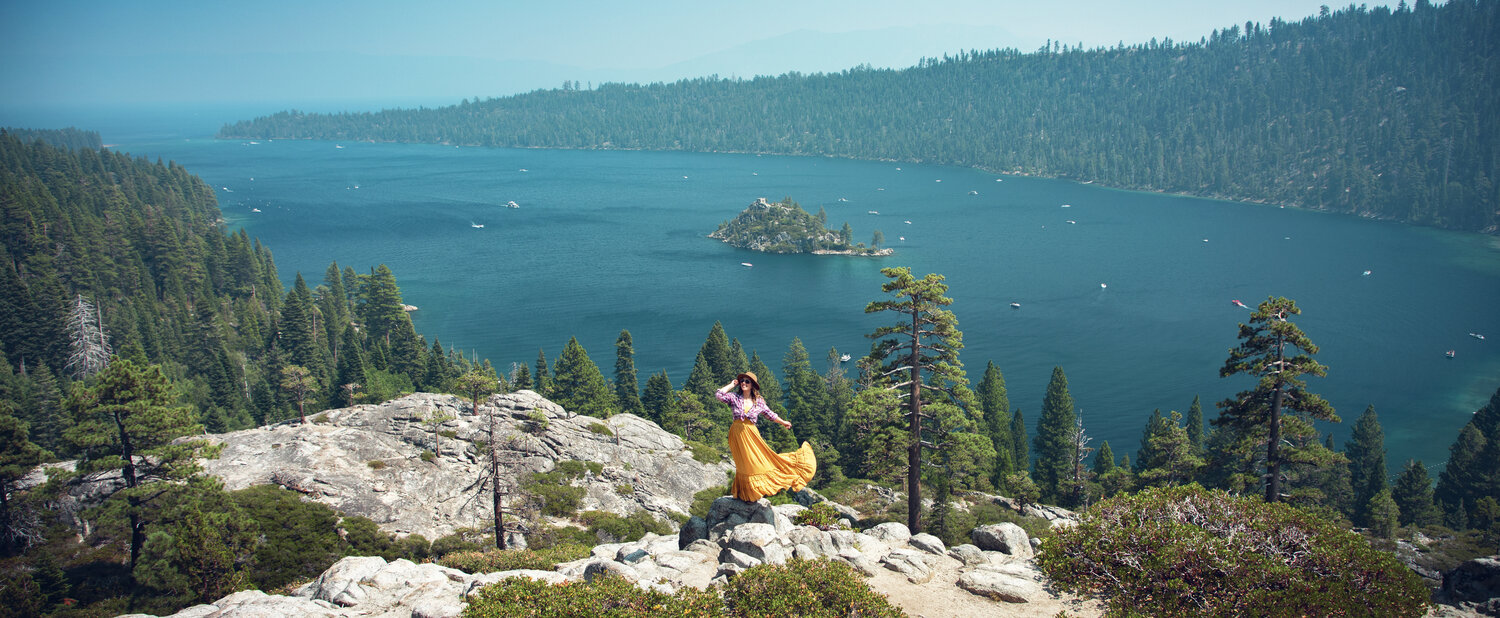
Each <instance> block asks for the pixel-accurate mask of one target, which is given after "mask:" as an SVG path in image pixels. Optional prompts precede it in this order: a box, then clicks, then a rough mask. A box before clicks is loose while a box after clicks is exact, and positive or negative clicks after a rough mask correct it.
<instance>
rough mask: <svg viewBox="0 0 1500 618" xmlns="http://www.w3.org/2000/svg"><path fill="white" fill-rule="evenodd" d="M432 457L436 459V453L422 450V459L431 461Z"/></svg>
mask: <svg viewBox="0 0 1500 618" xmlns="http://www.w3.org/2000/svg"><path fill="white" fill-rule="evenodd" d="M434 459H437V455H434V454H433V453H432V451H422V461H425V462H427V463H432V461H433V460H434Z"/></svg>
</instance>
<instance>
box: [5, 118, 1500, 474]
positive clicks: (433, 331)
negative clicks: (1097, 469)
mask: <svg viewBox="0 0 1500 618" xmlns="http://www.w3.org/2000/svg"><path fill="white" fill-rule="evenodd" d="M265 111H267V110H261V111H257V112H256V113H264V112H265ZM220 113H221V114H223V112H220ZM249 115H250V114H247V113H245V114H238V115H232V116H230V115H223V116H221V117H217V118H213V119H212V121H210V119H209V118H205V117H198V116H192V117H187V116H181V115H164V114H158V115H157V116H156V117H155V120H153V121H152V122H146V121H139V122H135V123H133V124H132V123H131V122H129V121H127V120H121V119H120V118H119V117H114V116H111V117H109V119H108V120H104V121H102V122H104V123H105V125H107V126H99V125H88V124H85V123H82V122H78V121H74V122H71V124H76V125H78V126H80V127H81V128H100V129H101V130H103V132H104V141H105V142H106V143H107V144H112V145H113V147H115V148H116V149H118V150H121V151H125V152H130V153H132V154H136V155H143V156H148V157H150V158H152V159H155V158H158V157H160V158H162V159H168V160H174V161H176V162H178V163H181V164H183V165H185V166H186V167H187V169H188V170H190V171H191V172H193V173H195V174H197V175H198V176H200V177H202V178H203V179H204V180H205V181H207V182H208V183H209V184H210V185H212V186H213V187H215V189H217V192H218V197H219V202H220V207H221V208H222V209H223V211H224V216H225V219H226V220H227V222H228V223H229V225H230V226H231V227H241V226H243V227H244V228H246V230H247V231H248V232H249V233H250V234H251V235H252V236H255V237H258V238H259V239H260V240H261V242H263V243H265V244H266V245H267V246H269V247H270V248H271V249H272V251H273V252H274V255H275V257H276V263H277V267H278V268H279V269H280V274H281V275H282V279H283V280H284V281H286V282H288V284H290V282H291V280H292V279H293V278H294V277H295V275H296V273H297V272H298V271H300V272H302V274H303V276H304V277H305V278H307V279H308V282H309V284H311V285H316V284H317V283H318V282H319V281H321V279H322V275H323V271H324V270H325V269H326V268H327V266H328V264H329V263H330V262H332V261H335V260H336V261H337V262H338V263H339V264H340V265H341V266H352V267H354V268H355V269H356V270H358V271H360V272H368V270H369V269H370V268H371V267H373V266H375V265H377V264H381V263H384V264H387V265H389V266H390V267H391V269H392V270H393V271H394V272H395V273H396V276H397V279H398V281H399V283H400V285H401V289H402V292H403V295H404V297H405V300H406V302H407V303H409V304H413V305H417V306H419V307H420V308H421V309H420V310H419V311H417V312H415V313H414V314H412V315H413V319H414V321H415V323H416V327H417V330H418V331H419V332H421V333H422V334H424V335H425V336H426V337H427V338H428V340H429V342H430V341H431V340H432V338H434V337H436V338H438V339H440V340H441V341H442V343H443V344H444V345H445V346H450V345H451V346H457V347H458V348H459V349H462V350H467V351H470V352H471V353H473V354H477V355H478V356H479V357H487V358H489V359H491V361H492V362H493V363H494V364H495V365H496V366H497V367H499V368H502V369H503V368H506V367H509V365H510V363H512V362H519V363H526V364H531V363H532V362H534V360H535V359H536V356H537V350H538V349H539V348H542V349H545V350H546V352H547V356H548V358H549V359H552V360H555V359H556V357H557V356H558V355H559V354H560V352H561V350H562V347H563V344H564V343H566V342H567V340H568V338H569V337H570V336H577V337H578V339H579V341H580V343H582V344H583V346H584V347H585V348H586V349H587V350H589V352H590V355H591V356H592V358H593V359H594V361H595V362H596V363H597V364H599V365H600V367H601V369H602V370H604V371H605V372H606V374H608V373H609V372H610V371H611V370H612V367H613V363H614V348H613V343H614V340H615V337H616V336H617V335H618V334H619V332H620V330H621V329H628V330H629V331H630V332H631V334H632V335H633V337H634V342H635V351H636V365H637V368H638V370H639V372H640V377H641V381H642V383H643V384H644V382H645V378H646V377H647V376H649V375H650V374H651V373H653V372H656V371H659V370H666V371H667V372H668V373H669V375H670V376H671V378H672V381H673V384H674V385H677V386H681V385H682V383H683V381H685V380H686V378H687V375H688V372H689V370H690V369H691V366H692V361H693V358H694V355H695V354H696V352H697V349H698V347H699V346H700V345H701V344H702V343H703V340H704V338H705V337H706V336H707V334H708V332H709V329H710V328H711V327H712V326H713V323H714V322H715V321H720V322H722V323H723V324H724V327H725V329H726V330H727V332H728V333H729V335H730V337H734V338H738V339H739V340H740V341H741V343H742V344H743V345H744V346H745V348H746V349H747V350H755V351H758V352H759V353H760V355H761V357H762V358H763V359H764V360H765V362H766V364H767V365H769V366H770V367H771V368H772V369H774V370H777V371H778V372H779V370H780V367H781V359H782V357H783V355H784V354H785V353H786V350H787V347H788V344H789V343H790V342H791V340H792V338H793V337H800V338H801V339H802V341H803V342H804V343H805V344H806V346H807V348H808V350H809V353H810V355H811V356H812V358H813V362H814V366H815V367H816V368H817V369H818V370H820V371H821V370H823V369H825V368H826V366H827V363H826V360H825V358H826V356H827V353H828V351H829V349H830V348H832V347H837V348H838V350H839V351H841V352H844V353H848V354H853V355H854V356H856V357H857V356H860V355H862V354H864V353H865V352H867V351H868V346H869V341H868V340H867V339H866V338H865V337H864V334H865V333H868V332H870V331H872V330H874V329H875V328H876V327H877V326H879V325H881V324H883V323H885V322H888V321H889V319H888V318H884V317H876V316H867V315H865V314H864V312H863V308H864V306H865V304H866V303H869V302H871V301H873V300H877V299H880V298H881V297H882V295H881V292H880V285H881V283H882V282H883V281H885V277H883V276H882V275H881V274H880V272H879V269H880V268H882V267H887V266H909V267H911V269H912V270H913V272H914V273H916V274H917V275H919V276H920V275H923V274H926V273H940V274H943V275H945V276H946V277H947V283H948V284H949V285H950V289H949V296H951V297H952V298H953V299H954V301H955V302H954V304H953V305H952V307H951V309H952V310H953V311H954V313H955V314H956V315H957V316H958V319H959V326H960V328H961V329H962V330H963V332H964V343H965V346H966V347H965V349H964V350H963V353H962V355H961V358H962V360H963V362H964V363H965V365H966V367H967V369H968V371H969V375H970V378H971V380H973V381H974V382H976V383H977V381H978V379H979V377H980V376H981V375H982V373H983V371H984V367H985V363H986V361H994V362H995V363H996V364H997V365H998V366H999V367H1000V368H1001V370H1002V371H1003V372H1004V373H1005V377H1006V382H1007V386H1008V387H1009V393H1010V399H1011V403H1012V406H1014V407H1019V408H1021V409H1022V410H1023V412H1024V413H1025V415H1026V419H1027V425H1028V427H1029V428H1031V429H1033V430H1034V428H1035V424H1036V420H1037V417H1038V411H1039V407H1040V404H1041V399H1042V396H1043V394H1044V392H1045V389H1046V386H1047V380H1048V377H1049V375H1050V373H1051V371H1052V368H1053V367H1054V366H1061V367H1063V369H1064V371H1066V373H1067V375H1068V379H1069V388H1070V391H1071V392H1072V394H1073V397H1074V399H1075V401H1076V402H1077V406H1078V408H1079V409H1080V411H1081V414H1082V416H1083V419H1084V423H1085V428H1086V429H1087V430H1088V432H1089V433H1090V435H1092V436H1093V437H1094V439H1095V441H1094V446H1098V445H1099V444H1100V443H1101V442H1102V441H1104V440H1108V441H1109V442H1110V444H1111V447H1112V448H1113V449H1114V450H1115V452H1116V453H1123V452H1128V453H1132V455H1133V454H1134V451H1135V450H1136V449H1137V448H1138V447H1139V440H1140V435H1141V432H1142V429H1143V427H1144V424H1145V421H1146V418H1147V417H1148V416H1149V415H1150V413H1151V411H1152V409H1154V408H1160V409H1161V410H1162V411H1163V413H1165V412H1166V411H1168V410H1179V411H1184V412H1185V411H1186V409H1187V407H1188V405H1189V404H1190V403H1191V401H1192V399H1193V397H1194V396H1195V395H1197V396H1201V397H1202V399H1203V402H1204V406H1205V416H1206V417H1207V418H1212V417H1213V416H1214V415H1215V414H1216V412H1215V410H1214V408H1213V403H1214V402H1216V401H1219V400H1221V399H1224V398H1226V397H1229V396H1231V395H1233V394H1234V393H1235V392H1237V391H1238V390H1240V389H1242V388H1245V387H1246V386H1247V384H1248V381H1246V380H1242V379H1220V378H1219V377H1218V370H1219V368H1220V366H1221V365H1222V364H1223V362H1224V359H1225V357H1226V355H1227V351H1228V350H1229V348H1231V347H1233V346H1234V345H1236V343H1237V340H1236V334H1237V324H1238V323H1239V322H1241V321H1244V320H1245V319H1247V316H1248V314H1249V311H1247V310H1245V309H1242V308H1239V307H1236V306H1234V305H1232V304H1231V303H1230V301H1231V300H1232V299H1239V300H1242V301H1243V302H1245V303H1246V304H1247V305H1251V306H1254V305H1255V304H1257V303H1258V302H1260V301H1262V300H1264V299H1265V298H1266V297H1267V296H1269V295H1274V296H1286V297H1289V298H1292V299H1294V300H1296V301H1297V304H1298V306H1299V307H1301V309H1302V311H1303V314H1302V316H1301V317H1300V318H1299V319H1297V320H1296V321H1297V323H1298V324H1299V325H1300V326H1301V327H1302V329H1303V330H1304V331H1305V332H1307V334H1308V335H1309V336H1310V337H1311V339H1312V340H1313V341H1314V342H1315V343H1317V344H1318V345H1319V346H1321V348H1322V351H1321V352H1320V353H1319V354H1318V356H1317V358H1318V360H1319V361H1321V362H1323V363H1324V364H1326V365H1328V367H1329V372H1328V377H1326V378H1311V379H1310V386H1311V388H1312V389H1313V390H1314V391H1316V392H1319V393H1321V394H1323V395H1324V396H1325V397H1326V398H1328V399H1329V400H1330V401H1331V402H1332V403H1333V405H1334V406H1335V407H1336V408H1337V409H1338V412H1339V414H1340V416H1342V417H1343V419H1344V423H1342V424H1337V425H1328V424H1325V425H1323V427H1322V429H1323V430H1325V431H1332V432H1333V433H1334V435H1335V438H1336V440H1337V441H1339V443H1340V444H1342V442H1343V440H1344V439H1346V438H1347V436H1348V434H1349V431H1350V428H1351V426H1352V425H1353V421H1354V420H1355V419H1356V418H1357V417H1358V416H1359V414H1360V413H1361V411H1362V410H1363V409H1364V408H1365V406H1366V405H1371V404H1373V405H1374V406H1375V408H1376V410H1377V412H1379V414H1380V419H1381V423H1382V425H1383V427H1384V429H1385V435H1386V447H1387V450H1388V455H1387V459H1388V462H1389V465H1390V468H1391V471H1392V473H1395V472H1399V470H1400V465H1401V462H1403V461H1404V460H1405V459H1407V458H1418V459H1422V460H1424V461H1425V462H1426V463H1427V465H1428V467H1429V468H1434V467H1438V466H1439V465H1440V464H1441V462H1443V461H1444V460H1445V459H1446V458H1447V448H1448V446H1449V445H1450V444H1451V443H1452V441H1453V439H1454V437H1455V436H1456V435H1457V431H1458V429H1459V428H1460V427H1461V426H1462V425H1463V424H1464V423H1465V422H1467V421H1468V418H1469V417H1470V415H1471V414H1472V413H1473V412H1474V410H1476V409H1478V408H1479V407H1480V406H1482V405H1483V404H1484V402H1485V401H1487V400H1488V398H1489V396H1490V395H1491V394H1492V393H1493V392H1494V391H1495V389H1496V388H1497V387H1500V310H1497V309H1496V308H1497V307H1500V249H1497V246H1496V245H1495V243H1494V239H1493V238H1492V237H1485V236H1480V235H1475V234H1460V233H1452V232H1443V231H1439V230H1432V229H1425V228H1416V227H1410V226H1405V225H1399V224H1394V223H1388V222H1378V221H1369V220H1363V219H1358V218H1354V217H1347V216H1338V215H1328V214H1322V213H1315V212H1307V211H1301V210H1296V209H1291V208H1286V209H1283V208H1277V207H1274V206H1265V205H1254V204H1240V203H1231V202H1222V201H1213V200H1204V199H1196V198H1186V197H1178V196H1168V195H1159V194H1150V193H1131V192H1124V191H1116V190H1111V189H1108V188H1104V187H1099V186H1091V185H1081V184H1077V183H1072V182H1066V181H1056V180H1046V179H1034V178H1024V177H1010V176H1006V177H997V176H995V175H993V174H989V173H984V172H980V171H975V170H968V169H959V168H950V167H939V166H927V165H913V164H897V163H885V162H866V161H850V160H837V159H821V158H798V157H773V156H756V155H746V154H690V153H656V152H595V151H548V150H508V149H480V148H454V147H451V146H448V147H443V146H427V145H399V144H368V143H357V142H349V143H341V144H335V143H331V142H309V141H271V142H264V141H263V142H260V143H255V144H252V143H249V142H246V141H216V140H213V139H211V138H210V137H209V136H210V135H211V133H212V131H213V130H214V129H216V128H217V126H218V123H219V122H222V121H228V120H235V119H239V118H243V117H248V116H249ZM111 123H112V124H111ZM3 124H9V125H21V126H62V123H53V124H50V125H47V124H39V123H36V122H33V123H31V124H29V125H28V124H23V123H19V122H16V121H13V120H6V121H5V122H4V123H3ZM785 196H790V197H792V198H793V199H794V200H796V201H798V202H799V203H801V204H802V206H803V207H804V208H805V209H806V210H808V211H809V212H814V213H816V212H817V211H818V209H819V208H820V207H822V208H824V209H825V210H826V212H827V214H828V220H829V223H830V227H833V228H835V229H837V228H838V227H839V225H840V224H842V223H843V222H845V221H847V222H848V223H849V224H850V225H851V226H852V227H853V229H854V236H855V239H856V240H860V241H864V242H867V243H868V242H869V240H870V237H871V234H872V232H873V231H874V230H880V231H882V232H883V233H884V235H885V239H886V243H885V244H886V245H887V246H890V247H892V248H894V249H895V250H896V254H895V255H894V256H891V257H887V258H855V257H844V256H811V255H798V256H781V255H765V254H757V253H753V252H749V251H743V250H737V249H734V248H731V247H729V246H727V245H724V244H722V243H719V242H717V241H714V240H711V239H708V238H705V235H706V234H708V233H709V232H710V231H712V230H713V229H714V228H715V226H716V225H717V224H718V223H719V222H721V221H724V220H727V219H731V218H733V217H734V216H735V215H736V214H737V213H738V212H739V211H740V210H741V209H743V208H744V207H745V206H746V205H748V204H749V203H750V202H751V201H753V200H754V199H755V198H758V197H765V198H767V199H770V200H772V201H775V200H779V199H781V198H782V197H785ZM510 201H514V202H516V203H517V204H518V205H519V208H507V207H505V204H506V203H507V202H510ZM252 209H259V210H260V212H254V211H253V210H252ZM869 211H876V212H878V213H879V214H870V213H869ZM908 221H909V222H910V223H907V222H908ZM475 225H483V226H484V227H483V228H477V227H473V226H475ZM903 238H904V239H903ZM742 262H749V263H752V264H753V266H752V267H745V266H742V265H741V263H742ZM1365 271H1369V274H1368V275H1366V274H1364V273H1365ZM1012 302H1017V303H1020V304H1021V307H1020V308H1019V309H1013V308H1011V307H1010V303H1012ZM1469 332H1477V333H1484V334H1487V335H1489V336H1490V337H1489V339H1488V340H1485V341H1481V340H1478V339H1475V338H1472V337H1470V336H1468V334H1467V333H1469ZM1450 349H1451V350H1454V352H1455V357H1454V358H1452V359H1449V358H1446V357H1445V355H1444V352H1445V351H1447V350H1450Z"/></svg>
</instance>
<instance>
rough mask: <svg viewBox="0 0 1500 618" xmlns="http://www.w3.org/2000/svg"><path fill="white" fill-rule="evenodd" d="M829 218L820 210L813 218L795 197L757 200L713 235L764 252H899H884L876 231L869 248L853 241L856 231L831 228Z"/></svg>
mask: <svg viewBox="0 0 1500 618" xmlns="http://www.w3.org/2000/svg"><path fill="white" fill-rule="evenodd" d="M827 225H828V215H827V214H826V213H825V212H823V210H822V209H821V208H820V209H818V214H816V215H811V214H808V213H807V211H805V210H802V207H801V206H799V205H798V204H797V203H796V202H793V201H792V198H790V197H788V198H785V199H783V200H781V202H779V203H771V202H768V201H766V198H763V197H762V198H757V199H756V200H755V201H754V202H752V203H751V204H750V206H749V207H747V208H745V210H744V211H743V212H741V213H740V214H739V216H737V217H735V218H734V220H733V221H725V222H723V223H720V224H719V229H717V230H714V232H713V233H712V234H709V235H708V237H709V238H717V239H719V240H722V241H724V242H726V243H729V244H730V245H733V246H735V247H739V248H741V249H749V250H751V251H760V252H762V253H815V254H820V255H865V256H883V255H891V254H892V253H895V252H894V251H892V250H890V249H881V248H879V245H880V243H881V242H884V240H885V236H884V235H883V234H881V233H880V230H875V234H874V237H873V238H872V239H871V241H870V245H869V246H868V247H867V246H865V244H864V243H857V244H856V243H854V242H853V231H852V230H850V229H849V223H848V222H845V223H844V227H843V229H841V230H838V231H835V230H831V229H828V228H827V227H826V226H827Z"/></svg>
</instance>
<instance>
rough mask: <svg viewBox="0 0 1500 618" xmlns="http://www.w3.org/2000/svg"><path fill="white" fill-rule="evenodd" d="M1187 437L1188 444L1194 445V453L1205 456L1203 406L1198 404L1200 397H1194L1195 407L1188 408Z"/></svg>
mask: <svg viewBox="0 0 1500 618" xmlns="http://www.w3.org/2000/svg"><path fill="white" fill-rule="evenodd" d="M1187 435H1188V443H1189V444H1192V445H1193V452H1195V453H1197V454H1198V455H1199V456H1202V455H1203V406H1202V405H1201V404H1199V403H1198V396H1197V395H1193V405H1191V406H1189V407H1188V413H1187Z"/></svg>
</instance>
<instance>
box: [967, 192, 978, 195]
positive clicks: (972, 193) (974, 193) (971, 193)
mask: <svg viewBox="0 0 1500 618" xmlns="http://www.w3.org/2000/svg"><path fill="white" fill-rule="evenodd" d="M969 195H979V192H978V191H970V192H969Z"/></svg>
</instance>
